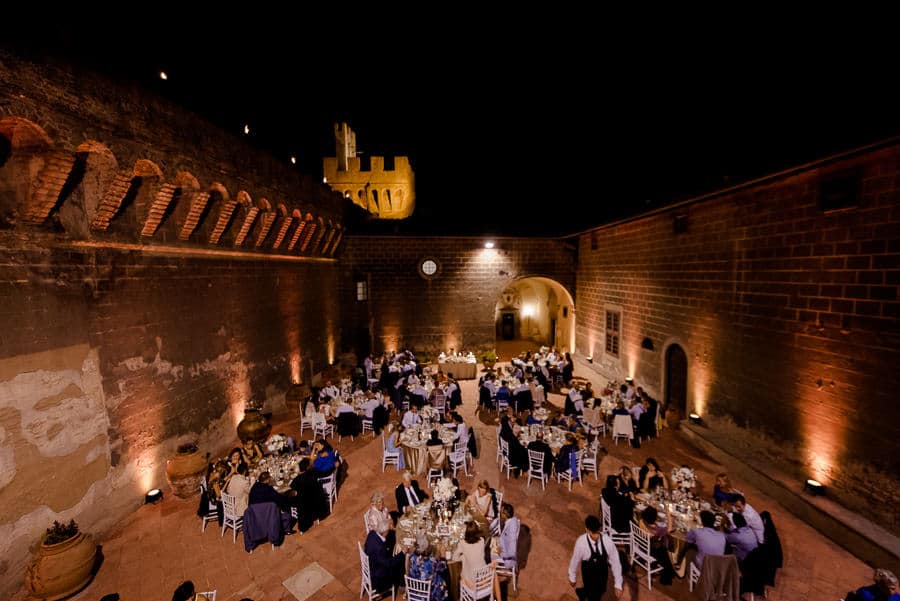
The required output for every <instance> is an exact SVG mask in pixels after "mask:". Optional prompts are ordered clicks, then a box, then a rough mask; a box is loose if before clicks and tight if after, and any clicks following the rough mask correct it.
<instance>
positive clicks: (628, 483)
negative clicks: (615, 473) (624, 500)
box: [619, 465, 641, 496]
mask: <svg viewBox="0 0 900 601" xmlns="http://www.w3.org/2000/svg"><path fill="white" fill-rule="evenodd" d="M619 492H621V493H625V494H628V495H630V496H634V495H635V494H637V493H639V492H641V489H640V487H639V486H638V484H637V482H635V480H634V470H632V469H631V468H630V467H628V466H627V465H623V466H622V467H621V468H620V469H619Z"/></svg>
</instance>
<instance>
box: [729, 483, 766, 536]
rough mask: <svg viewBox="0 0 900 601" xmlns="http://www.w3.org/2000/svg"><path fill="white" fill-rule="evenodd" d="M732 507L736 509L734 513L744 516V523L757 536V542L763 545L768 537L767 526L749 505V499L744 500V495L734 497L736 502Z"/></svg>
mask: <svg viewBox="0 0 900 601" xmlns="http://www.w3.org/2000/svg"><path fill="white" fill-rule="evenodd" d="M731 506H732V508H733V509H734V512H736V513H741V514H743V515H744V521H746V522H747V526H748V527H749V528H750V530H752V531H753V534H755V535H756V542H758V543H759V544H763V543H764V542H765V536H766V528H765V525H764V524H763V521H762V518H761V517H760V516H759V513H757V511H756V510H755V509H753V507H751V506H750V505H748V504H747V499H745V498H744V495H742V494H736V495H734V501H733V502H732V504H731ZM734 512H733V513H732V516H733V515H734Z"/></svg>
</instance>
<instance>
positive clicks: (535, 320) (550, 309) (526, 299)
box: [494, 276, 575, 352]
mask: <svg viewBox="0 0 900 601" xmlns="http://www.w3.org/2000/svg"><path fill="white" fill-rule="evenodd" d="M574 313H575V302H574V301H573V300H572V295H571V294H570V293H569V291H568V290H566V288H565V286H563V285H562V284H560V283H559V282H557V281H556V280H552V279H550V278H545V277H537V276H533V277H525V278H520V279H518V280H515V281H513V282H511V283H510V284H509V286H507V287H506V288H504V290H503V292H501V294H500V298H499V299H498V300H497V304H496V306H495V309H494V319H495V323H496V338H497V340H498V341H499V340H521V341H523V342H526V341H527V342H528V343H531V344H532V345H537V346H540V345H546V346H555V347H556V348H558V349H560V350H563V351H569V352H570V351H572V350H573V349H574V346H575V328H574V324H575V315H574Z"/></svg>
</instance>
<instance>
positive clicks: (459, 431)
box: [450, 411, 469, 442]
mask: <svg viewBox="0 0 900 601" xmlns="http://www.w3.org/2000/svg"><path fill="white" fill-rule="evenodd" d="M450 418H451V419H452V420H453V423H454V424H456V437H455V438H454V439H453V442H469V427H468V426H466V422H464V421H463V418H462V416H461V415H460V414H459V413H457V412H456V411H454V412H453V413H451V414H450Z"/></svg>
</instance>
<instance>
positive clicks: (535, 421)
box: [525, 411, 541, 426]
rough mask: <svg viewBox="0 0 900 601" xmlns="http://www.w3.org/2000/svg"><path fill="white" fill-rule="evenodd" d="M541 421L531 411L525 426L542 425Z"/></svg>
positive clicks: (526, 418)
mask: <svg viewBox="0 0 900 601" xmlns="http://www.w3.org/2000/svg"><path fill="white" fill-rule="evenodd" d="M540 423H541V420H539V419H538V418H536V417H535V416H534V413H532V412H531V411H529V412H528V415H526V417H525V425H526V426H537V425H540Z"/></svg>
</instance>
